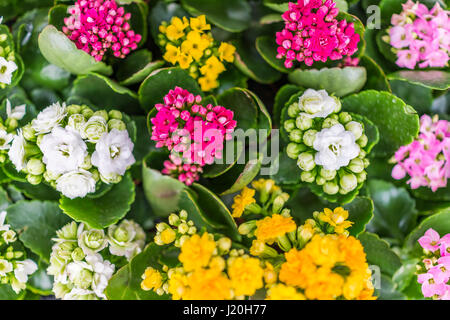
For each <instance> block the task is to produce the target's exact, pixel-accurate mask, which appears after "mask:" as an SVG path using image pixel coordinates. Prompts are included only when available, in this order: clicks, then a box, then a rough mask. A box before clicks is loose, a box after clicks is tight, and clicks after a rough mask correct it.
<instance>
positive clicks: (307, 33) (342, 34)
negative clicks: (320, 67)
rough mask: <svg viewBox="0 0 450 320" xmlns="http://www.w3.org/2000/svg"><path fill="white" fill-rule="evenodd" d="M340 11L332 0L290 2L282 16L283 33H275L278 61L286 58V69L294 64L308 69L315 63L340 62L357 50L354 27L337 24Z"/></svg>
mask: <svg viewBox="0 0 450 320" xmlns="http://www.w3.org/2000/svg"><path fill="white" fill-rule="evenodd" d="M338 13H339V9H338V8H336V3H335V2H334V1H332V0H326V1H325V2H323V1H322V0H298V3H297V4H295V3H292V2H289V9H288V11H286V12H285V13H283V15H282V17H283V20H284V21H285V27H284V30H283V31H281V32H277V34H276V42H277V44H278V45H279V47H278V50H277V51H278V54H277V58H278V59H283V58H285V61H284V65H285V66H286V68H292V66H293V64H294V62H295V61H299V62H304V63H305V64H306V65H307V66H311V65H312V64H313V63H314V62H315V61H322V62H326V61H327V60H328V59H331V60H340V59H342V58H343V57H344V56H347V55H348V56H351V55H353V54H354V53H355V52H356V51H357V50H358V42H359V40H360V36H359V34H357V33H355V27H354V24H353V23H347V21H345V20H341V21H338V20H337V19H336V16H337V15H338Z"/></svg>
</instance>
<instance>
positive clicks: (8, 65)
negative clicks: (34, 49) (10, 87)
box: [0, 57, 17, 84]
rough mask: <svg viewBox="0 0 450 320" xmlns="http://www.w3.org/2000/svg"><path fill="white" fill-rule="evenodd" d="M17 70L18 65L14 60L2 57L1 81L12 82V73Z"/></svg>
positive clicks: (0, 58)
mask: <svg viewBox="0 0 450 320" xmlns="http://www.w3.org/2000/svg"><path fill="white" fill-rule="evenodd" d="M16 70H17V65H16V63H15V62H14V61H7V60H6V59H5V58H3V57H0V83H4V84H11V80H12V74H13V73H14V71H16Z"/></svg>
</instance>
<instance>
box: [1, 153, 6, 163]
mask: <svg viewBox="0 0 450 320" xmlns="http://www.w3.org/2000/svg"><path fill="white" fill-rule="evenodd" d="M5 161H6V155H5V154H2V153H0V163H4V162H5Z"/></svg>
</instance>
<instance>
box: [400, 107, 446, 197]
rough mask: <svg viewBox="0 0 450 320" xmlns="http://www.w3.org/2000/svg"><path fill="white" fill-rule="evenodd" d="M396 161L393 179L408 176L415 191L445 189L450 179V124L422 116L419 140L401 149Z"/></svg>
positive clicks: (435, 118) (436, 118)
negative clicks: (419, 189)
mask: <svg viewBox="0 0 450 320" xmlns="http://www.w3.org/2000/svg"><path fill="white" fill-rule="evenodd" d="M395 160H396V162H397V164H396V165H395V167H394V168H393V170H392V177H393V178H394V179H403V178H404V177H405V176H406V174H408V175H409V176H410V177H411V178H410V179H409V180H408V181H407V183H409V184H410V185H411V188H412V189H417V188H419V187H422V186H423V187H428V188H431V190H433V192H434V191H436V190H437V189H438V188H442V187H446V186H447V179H448V178H449V177H450V122H449V121H446V120H439V118H438V117H437V116H435V117H433V119H432V118H431V117H430V116H428V115H423V116H422V117H421V118H420V133H419V137H418V139H416V140H415V141H413V142H412V143H411V144H409V145H407V146H402V147H400V149H398V150H397V152H396V153H395Z"/></svg>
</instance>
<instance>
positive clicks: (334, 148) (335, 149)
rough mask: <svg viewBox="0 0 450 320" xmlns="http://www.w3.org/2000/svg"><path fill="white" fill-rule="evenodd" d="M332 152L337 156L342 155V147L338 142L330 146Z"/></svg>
mask: <svg viewBox="0 0 450 320" xmlns="http://www.w3.org/2000/svg"><path fill="white" fill-rule="evenodd" d="M328 149H330V151H331V152H333V153H334V154H335V155H336V156H339V154H340V153H341V145H340V144H339V143H337V142H333V143H331V144H330V145H329V146H328Z"/></svg>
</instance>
